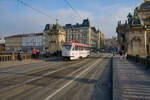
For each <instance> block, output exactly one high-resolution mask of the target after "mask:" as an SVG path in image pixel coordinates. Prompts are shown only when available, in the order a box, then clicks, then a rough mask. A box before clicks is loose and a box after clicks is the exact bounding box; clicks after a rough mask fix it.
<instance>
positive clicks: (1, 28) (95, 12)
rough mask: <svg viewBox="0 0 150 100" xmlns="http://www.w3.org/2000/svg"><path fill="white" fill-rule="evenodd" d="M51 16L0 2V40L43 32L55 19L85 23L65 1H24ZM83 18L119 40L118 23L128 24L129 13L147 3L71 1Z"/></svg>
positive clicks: (8, 1) (12, 1) (9, 0)
mask: <svg viewBox="0 0 150 100" xmlns="http://www.w3.org/2000/svg"><path fill="white" fill-rule="evenodd" d="M24 1H25V2H26V3H28V4H30V5H31V6H33V7H34V8H37V9H39V10H41V11H43V12H45V13H46V14H48V15H49V16H51V17H50V18H49V17H47V16H44V15H42V14H39V13H37V12H35V11H34V10H32V9H30V8H28V7H26V6H24V5H22V4H21V3H19V2H18V1H17V0H0V37H1V36H6V35H14V34H23V33H32V32H42V31H43V29H44V26H45V24H47V23H50V24H54V23H55V22H56V21H55V19H56V18H58V19H59V23H60V24H62V25H64V24H67V23H72V24H75V23H77V22H78V23H82V19H81V18H80V17H79V16H78V15H77V14H76V13H74V12H73V11H72V9H71V8H70V7H69V6H68V5H67V3H66V2H65V0H24ZM68 1H69V2H70V3H71V5H72V6H73V7H74V8H75V9H76V10H77V11H78V12H79V13H80V15H81V16H82V17H83V18H87V17H88V18H89V19H90V22H91V24H92V26H96V28H97V29H98V28H99V29H100V30H101V31H102V32H103V33H104V35H105V37H106V38H110V37H112V36H116V26H117V21H118V20H123V21H124V20H125V19H126V16H127V14H128V13H129V12H133V10H134V8H135V7H136V6H138V5H139V4H140V3H142V2H143V1H144V0H68Z"/></svg>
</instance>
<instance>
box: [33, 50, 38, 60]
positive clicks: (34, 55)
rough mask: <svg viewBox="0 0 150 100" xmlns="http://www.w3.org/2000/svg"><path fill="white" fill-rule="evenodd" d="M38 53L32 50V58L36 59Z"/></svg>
mask: <svg viewBox="0 0 150 100" xmlns="http://www.w3.org/2000/svg"><path fill="white" fill-rule="evenodd" d="M36 53H37V51H36V49H33V50H32V56H33V58H36Z"/></svg>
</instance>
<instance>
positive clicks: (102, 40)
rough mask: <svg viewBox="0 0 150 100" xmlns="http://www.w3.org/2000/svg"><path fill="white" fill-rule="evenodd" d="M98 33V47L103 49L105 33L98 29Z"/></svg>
mask: <svg viewBox="0 0 150 100" xmlns="http://www.w3.org/2000/svg"><path fill="white" fill-rule="evenodd" d="M97 35H98V40H97V49H98V50H101V49H104V41H105V39H104V35H103V34H102V32H101V31H97Z"/></svg>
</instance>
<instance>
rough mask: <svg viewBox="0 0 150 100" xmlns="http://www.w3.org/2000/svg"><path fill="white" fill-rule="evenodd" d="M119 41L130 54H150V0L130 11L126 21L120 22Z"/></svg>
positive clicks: (121, 47)
mask: <svg viewBox="0 0 150 100" xmlns="http://www.w3.org/2000/svg"><path fill="white" fill-rule="evenodd" d="M116 30H117V33H118V42H119V44H120V49H121V50H125V51H126V52H127V53H128V54H130V55H140V56H147V55H150V0H144V2H143V3H142V4H140V5H139V6H138V7H136V8H135V10H134V14H131V13H129V15H128V20H127V21H126V22H125V23H121V21H119V22H118V26H117V29H116Z"/></svg>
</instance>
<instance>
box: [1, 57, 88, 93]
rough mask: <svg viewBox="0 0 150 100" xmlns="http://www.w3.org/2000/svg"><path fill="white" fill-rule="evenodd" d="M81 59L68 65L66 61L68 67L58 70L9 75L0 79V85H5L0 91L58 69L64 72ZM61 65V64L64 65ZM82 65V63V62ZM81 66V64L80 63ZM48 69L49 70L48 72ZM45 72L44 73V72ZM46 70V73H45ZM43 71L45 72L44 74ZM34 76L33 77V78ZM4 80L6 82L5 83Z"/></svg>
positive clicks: (76, 64)
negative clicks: (7, 77) (9, 76)
mask: <svg viewBox="0 0 150 100" xmlns="http://www.w3.org/2000/svg"><path fill="white" fill-rule="evenodd" d="M86 60H88V61H89V60H90V59H85V61H84V62H87V61H86ZM84 62H83V61H82V62H80V63H74V64H73V65H68V63H67V64H64V65H65V66H66V65H68V67H65V68H61V69H58V70H53V71H52V70H51V68H50V69H49V70H48V69H46V70H45V69H44V70H42V71H39V70H38V71H36V72H32V71H31V73H29V72H28V74H25V75H21V76H20V75H19V76H15V77H13V78H12V77H11V78H9V79H7V80H6V79H5V80H0V86H1V84H3V85H5V86H2V87H0V88H1V89H0V92H1V91H4V90H8V89H12V88H15V87H17V86H20V85H23V84H27V83H28V82H31V81H35V80H38V79H40V78H43V77H45V76H47V75H50V74H53V73H56V72H58V73H57V74H60V73H59V71H63V70H64V72H66V69H67V68H73V67H75V66H78V65H80V64H81V63H84ZM64 65H63V66H64ZM83 65H84V64H83ZM57 66H60V65H57ZM81 66H82V65H81ZM55 67H56V66H55ZM78 67H80V66H78ZM49 71H50V72H49ZM45 72H46V73H45ZM47 72H48V73H47ZM44 73H45V74H44ZM34 77H35V78H34ZM5 82H6V83H5ZM11 83H12V84H11Z"/></svg>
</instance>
